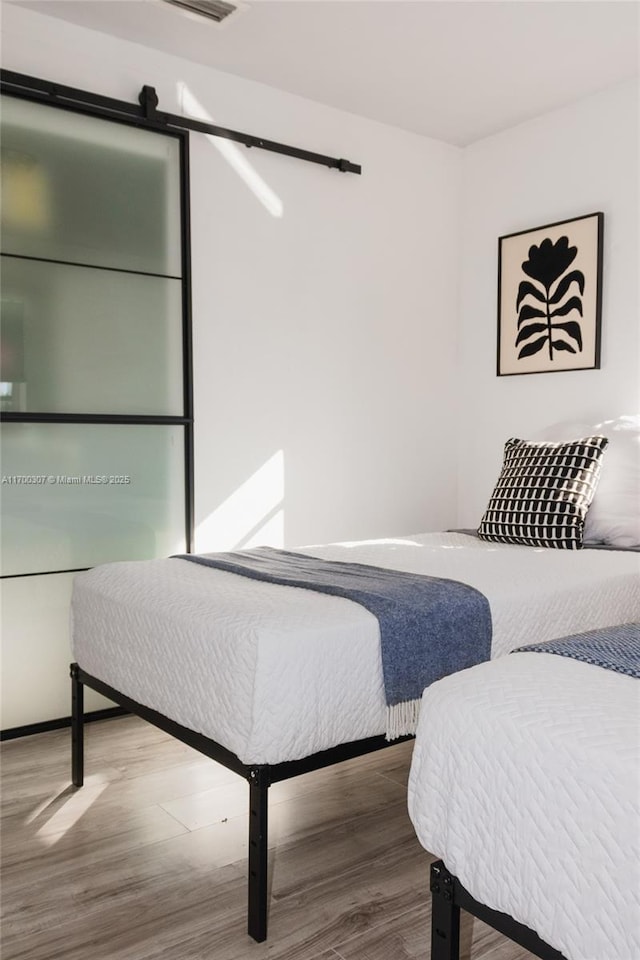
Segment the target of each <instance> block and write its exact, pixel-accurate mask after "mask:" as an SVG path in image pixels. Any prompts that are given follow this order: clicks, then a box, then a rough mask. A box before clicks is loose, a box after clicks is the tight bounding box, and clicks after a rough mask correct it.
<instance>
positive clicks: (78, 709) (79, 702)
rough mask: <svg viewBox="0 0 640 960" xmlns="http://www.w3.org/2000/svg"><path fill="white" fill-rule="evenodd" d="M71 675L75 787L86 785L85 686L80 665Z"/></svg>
mask: <svg viewBox="0 0 640 960" xmlns="http://www.w3.org/2000/svg"><path fill="white" fill-rule="evenodd" d="M70 673H71V780H72V782H73V785H74V787H81V786H82V784H83V783H84V684H83V682H82V680H80V677H79V676H78V664H77V663H72V664H71V668H70Z"/></svg>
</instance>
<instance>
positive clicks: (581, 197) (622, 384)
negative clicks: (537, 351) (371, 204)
mask: <svg viewBox="0 0 640 960" xmlns="http://www.w3.org/2000/svg"><path fill="white" fill-rule="evenodd" d="M638 117H639V115H638V87H637V85H636V84H634V83H633V82H630V83H625V84H622V85H619V86H615V87H612V88H609V89H607V90H605V91H603V92H601V93H599V94H596V95H594V96H591V97H589V98H587V99H585V100H582V101H580V102H578V103H576V104H574V105H572V106H570V107H567V108H566V109H562V110H558V111H555V112H553V113H550V114H546V115H545V116H543V117H540V118H538V119H536V120H533V121H531V122H528V123H525V124H522V125H521V126H518V127H515V128H513V129H511V130H508V131H506V132H504V133H501V134H499V135H497V136H493V137H490V138H487V139H486V140H483V141H480V142H478V143H476V144H473V145H472V146H470V147H468V148H467V149H466V150H465V153H464V161H463V188H462V216H461V243H462V258H461V259H462V273H461V299H460V324H459V331H460V339H459V351H460V372H459V381H460V413H459V419H458V425H457V429H458V439H459V478H458V497H459V523H460V525H461V526H472V525H476V524H477V523H478V521H479V519H480V517H481V515H482V512H483V510H484V508H485V506H486V502H487V499H488V497H489V495H490V493H491V490H492V488H493V484H494V482H495V480H496V478H497V475H498V472H499V469H500V465H501V462H502V448H503V445H504V441H505V440H506V439H507V438H508V437H512V436H519V437H523V438H526V437H527V436H529V435H532V434H533V433H534V432H535V431H537V430H539V429H541V428H543V427H545V426H548V425H551V424H553V423H556V422H558V421H561V420H580V421H585V420H586V421H588V422H598V421H599V420H601V419H604V418H608V417H614V416H618V415H620V414H623V413H633V412H637V411H638V410H639V409H640V403H639V384H640V349H639V347H640V344H639V325H638V263H639V257H638V213H639V199H638V171H639V169H640V167H639V157H638V132H639V125H638ZM595 211H602V212H603V213H604V215H605V222H604V278H603V308H602V358H601V364H602V366H601V369H600V370H584V371H573V372H570V373H548V374H539V375H534V376H531V375H529V376H511V377H497V376H496V373H495V364H496V316H497V257H498V237H500V236H503V235H506V234H509V233H514V232H517V231H519V230H527V229H529V228H530V227H536V226H541V225H543V224H546V223H552V222H556V221H559V220H564V219H569V218H571V217H577V216H581V215H583V214H588V213H593V212H595Z"/></svg>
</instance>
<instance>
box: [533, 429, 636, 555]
mask: <svg viewBox="0 0 640 960" xmlns="http://www.w3.org/2000/svg"><path fill="white" fill-rule="evenodd" d="M590 434H603V435H604V436H605V437H607V438H608V440H609V445H608V447H607V449H606V450H605V451H604V454H603V457H602V469H601V471H600V481H599V483H598V487H597V489H596V492H595V496H594V498H593V502H592V504H591V506H590V507H589V510H588V512H587V516H586V519H585V525H584V542H585V543H589V542H591V543H606V544H608V545H609V546H612V547H637V546H640V415H633V416H622V417H617V418H615V419H613V420H603V421H601V422H600V423H595V424H594V423H585V422H565V423H556V424H554V425H553V426H551V427H547V428H546V429H545V430H543V431H541V432H540V434H539V439H541V440H556V441H558V440H572V439H575V438H576V437H586V436H589V435H590Z"/></svg>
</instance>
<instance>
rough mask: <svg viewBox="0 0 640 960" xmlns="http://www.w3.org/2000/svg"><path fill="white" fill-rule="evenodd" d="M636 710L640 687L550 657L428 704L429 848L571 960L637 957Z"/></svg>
mask: <svg viewBox="0 0 640 960" xmlns="http://www.w3.org/2000/svg"><path fill="white" fill-rule="evenodd" d="M531 639H532V640H535V635H533V634H532V635H531ZM639 698H640V681H638V680H636V679H633V678H631V677H626V676H623V675H621V674H618V673H614V672H613V671H611V670H605V669H603V668H601V667H595V666H590V665H589V664H586V663H581V662H577V661H575V660H570V659H566V658H564V657H560V656H553V655H551V654H541V653H516V654H513V655H511V656H509V657H504V658H503V659H502V660H500V661H497V662H493V663H483V664H480V665H479V666H478V667H474V668H472V669H470V670H465V671H463V672H461V673H458V674H456V675H455V676H451V677H446V678H445V679H444V680H441V681H439V682H438V683H436V684H433V685H432V686H431V687H430V688H429V689H428V690H427V691H425V694H424V697H423V702H422V710H421V714H420V722H419V725H418V734H417V738H416V744H415V749H414V754H413V764H412V769H411V776H410V781H409V812H410V815H411V819H412V821H413V823H414V826H415V829H416V832H417V835H418V838H419V839H420V842H421V843H422V845H423V846H424V847H425V848H426V849H427V850H429V851H430V852H431V853H433V854H435V855H436V856H437V857H440V858H442V859H443V860H444V862H445V864H446V866H447V868H448V869H449V870H450V871H451V873H453V874H454V875H455V876H457V877H458V879H459V880H460V882H461V883H462V885H463V886H464V887H465V888H466V889H467V890H468V891H469V893H471V895H472V896H473V897H475V899H476V900H479V901H480V902H481V903H484V904H486V905H487V906H489V907H491V908H493V909H496V910H500V911H502V912H504V913H507V914H510V915H511V916H512V917H514V918H515V919H516V920H519V921H520V922H521V923H524V924H525V925H526V926H529V927H531V928H533V929H534V930H535V931H536V932H537V933H538V935H539V936H540V937H542V939H543V940H545V941H546V942H547V943H549V944H550V945H551V946H553V947H555V948H556V949H557V950H559V951H560V952H561V953H562V954H563V955H564V956H565V957H567V958H568V960H638V958H639V957H640V810H639V799H640V751H639V746H640V699H639Z"/></svg>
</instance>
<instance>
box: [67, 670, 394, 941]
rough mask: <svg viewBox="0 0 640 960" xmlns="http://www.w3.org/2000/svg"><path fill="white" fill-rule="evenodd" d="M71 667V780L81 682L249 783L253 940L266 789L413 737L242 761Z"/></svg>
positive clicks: (259, 923)
mask: <svg viewBox="0 0 640 960" xmlns="http://www.w3.org/2000/svg"><path fill="white" fill-rule="evenodd" d="M70 673H71V778H72V781H73V784H74V786H76V787H81V786H82V784H83V781H84V687H85V686H87V687H90V688H91V689H92V690H96V691H97V692H98V693H101V694H103V695H104V696H105V697H108V698H109V699H110V700H113V701H114V702H115V703H117V704H119V705H120V706H121V707H124V708H125V709H126V710H128V711H130V712H131V713H134V714H136V715H137V716H139V717H141V718H142V719H143V720H147V721H148V722H149V723H152V724H153V725H154V726H156V727H158V728H159V729H160V730H164V731H165V733H169V734H171V736H173V737H175V738H176V739H177V740H181V741H182V743H186V744H187V746H189V747H193V749H194V750H198V751H199V752H200V753H203V754H204V755H205V756H206V757H209V758H210V759H211V760H215V761H216V762H217V763H221V764H222V765H223V766H224V767H227V769H228V770H232V771H233V772H234V773H237V774H238V775H239V776H241V777H244V779H245V780H246V781H247V782H248V784H249V854H248V858H247V859H248V862H247V872H248V901H247V932H248V934H249V936H250V937H253V939H254V940H256V941H257V942H258V943H261V942H262V941H263V940H266V938H267V913H268V909H267V907H268V880H267V863H268V807H269V796H268V791H269V787H270V786H271V784H272V783H278V782H279V781H281V780H288V779H290V778H291V777H299V776H300V775H301V774H303V773H310V772H311V771H312V770H321V769H322V768H323V767H328V766H331V765H332V764H334V763H341V762H342V761H343V760H351V759H353V758H354V757H360V756H364V755H365V754H367V753H372V752H373V751H375V750H381V749H384V748H385V747H392V746H395V745H396V744H397V743H404V742H405V741H407V740H412V739H413V737H411V736H405V737H398V739H396V740H393V741H389V740H386V739H385V737H384V736H382V735H380V736H376V737H368V738H367V739H365V740H354V741H352V742H350V743H343V744H340V745H339V746H336V747H332V748H331V749H329V750H321V751H319V752H318V753H314V754H312V755H311V756H308V757H303V758H302V759H301V760H290V761H285V762H283V763H262V764H246V763H243V762H242V761H241V760H240V759H239V758H238V757H237V756H236V754H235V753H232V752H231V751H230V750H228V749H227V748H226V747H223V746H222V745H221V744H219V743H216V741H215V740H211V739H209V737H205V736H204V735H203V734H201V733H196V732H195V731H193V730H189V729H188V727H183V726H182V725H181V724H179V723H176V722H175V720H171V719H170V718H169V717H165V716H164V715H163V714H161V713H158V712H157V711H156V710H153V709H151V707H146V706H144V705H143V704H141V703H137V702H136V701H135V700H132V699H131V698H130V697H127V696H125V694H123V693H120V691H118V690H115V689H114V688H113V687H111V686H109V685H108V684H107V683H104V682H103V681H102V680H98V679H97V677H93V676H91V675H90V674H88V673H86V672H85V671H84V670H83V669H82V667H80V666H79V665H78V664H77V663H72V664H71V667H70Z"/></svg>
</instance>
